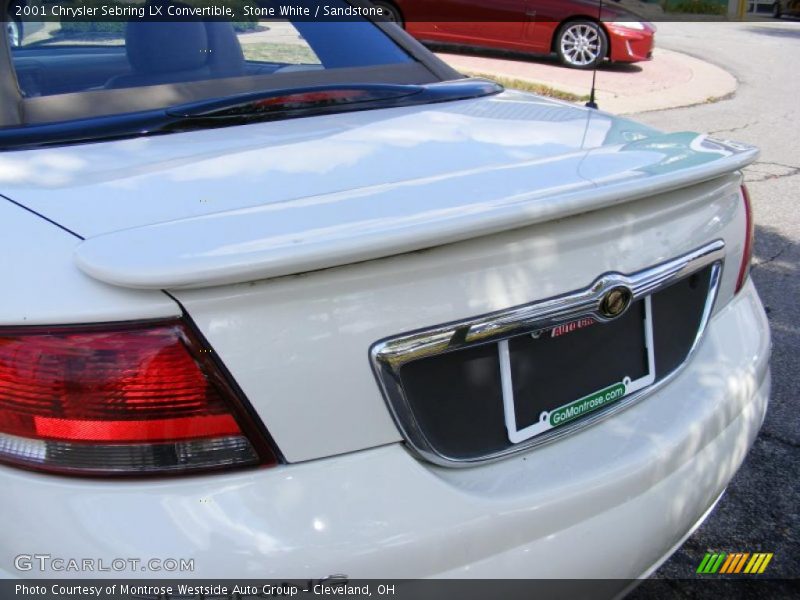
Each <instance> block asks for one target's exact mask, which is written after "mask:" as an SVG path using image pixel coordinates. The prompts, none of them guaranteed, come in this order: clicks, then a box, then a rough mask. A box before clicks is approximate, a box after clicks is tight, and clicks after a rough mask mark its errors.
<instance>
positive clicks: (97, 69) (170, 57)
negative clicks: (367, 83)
mask: <svg viewBox="0 0 800 600" xmlns="http://www.w3.org/2000/svg"><path fill="white" fill-rule="evenodd" d="M333 4H336V3H335V2H333ZM22 26H23V34H22V36H21V39H20V40H19V43H18V44H17V45H16V47H15V48H13V49H12V56H13V64H14V67H15V70H16V75H17V82H18V85H19V87H20V90H21V91H22V94H23V95H24V96H25V97H28V98H32V97H38V96H51V95H56V94H70V93H76V92H84V91H92V90H109V89H129V88H138V87H147V86H154V85H163V84H180V83H190V82H200V81H209V80H224V79H227V78H237V77H261V76H265V75H274V74H281V73H289V72H300V71H309V72H312V71H325V70H331V69H343V68H358V67H370V66H386V65H398V64H404V63H409V62H412V61H413V59H412V58H411V57H409V55H408V54H407V53H406V52H405V51H404V50H403V49H402V48H400V47H399V46H398V45H397V44H396V43H395V42H393V41H392V40H391V39H390V38H389V37H388V36H387V35H386V34H384V33H383V32H382V31H381V30H380V29H379V28H377V27H376V26H375V25H374V24H373V23H370V22H368V21H347V22H337V23H319V22H298V23H292V22H290V21H258V20H254V21H249V22H236V23H232V22H227V21H199V20H196V21H181V22H177V21H173V22H153V21H140V20H131V21H128V22H123V21H118V22H65V23H58V22H45V23H34V22H30V23H23V24H22Z"/></svg>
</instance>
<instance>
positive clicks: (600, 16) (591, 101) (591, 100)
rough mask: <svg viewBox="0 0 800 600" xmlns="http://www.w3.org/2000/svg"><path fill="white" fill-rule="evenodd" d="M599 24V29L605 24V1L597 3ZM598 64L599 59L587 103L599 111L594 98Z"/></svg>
mask: <svg viewBox="0 0 800 600" xmlns="http://www.w3.org/2000/svg"><path fill="white" fill-rule="evenodd" d="M597 22H598V27H602V25H600V23H602V22H603V0H600V1H599V2H598V3H597ZM597 37H598V40H599V39H600V36H599V34H598V36H597ZM598 64H600V59H599V57H598V59H597V60H596V61H595V63H594V68H592V90H591V91H590V92H589V101H588V102H587V103H586V108H593V109H595V110H597V109H598V106H597V102H595V98H594V97H595V92H596V91H597V87H596V84H597V65H598Z"/></svg>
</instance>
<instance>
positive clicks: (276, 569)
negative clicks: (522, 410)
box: [0, 284, 770, 579]
mask: <svg viewBox="0 0 800 600" xmlns="http://www.w3.org/2000/svg"><path fill="white" fill-rule="evenodd" d="M769 350H770V344H769V332H768V328H767V321H766V315H765V314H764V312H763V308H762V306H761V303H760V301H759V299H758V296H757V294H756V293H755V290H754V288H753V286H752V284H748V285H747V286H746V288H745V290H744V291H743V293H741V294H740V295H738V296H737V297H736V299H734V300H733V301H732V302H731V303H730V304H729V305H728V306H726V307H725V308H724V309H722V310H721V311H719V312H718V314H717V315H716V316H715V317H714V318H713V319H712V321H711V323H710V325H709V328H708V332H707V335H706V338H705V340H704V342H703V344H702V345H701V347H700V348H699V350H698V352H697V354H696V355H695V357H694V359H693V361H692V362H691V364H690V365H689V366H688V367H687V368H686V369H685V370H684V371H683V372H682V373H681V374H680V375H679V376H678V377H677V378H676V379H674V380H673V381H671V382H670V383H669V384H668V385H667V386H666V387H665V388H663V389H662V390H661V391H659V392H658V393H657V394H655V395H653V396H651V397H649V398H648V399H647V400H646V401H644V402H642V403H640V404H637V405H635V406H633V407H631V408H629V409H628V410H626V411H624V412H623V413H621V414H619V415H617V416H615V417H614V418H613V419H609V420H607V421H604V422H602V423H600V424H598V425H596V426H594V427H591V428H589V429H586V430H584V431H582V432H581V433H579V434H577V435H574V436H571V437H569V438H566V439H563V440H561V441H559V442H557V443H553V444H549V445H547V446H543V447H541V448H538V449H536V450H533V451H531V452H528V453H525V454H522V455H517V456H515V457H511V458H508V459H506V460H503V461H501V462H498V463H494V464H490V465H485V466H482V467H475V468H470V469H457V470H453V469H447V468H438V467H431V466H430V465H427V464H424V463H420V462H418V461H417V460H415V459H414V458H412V457H411V456H410V455H409V453H408V452H407V451H406V450H405V449H404V448H403V446H401V445H399V444H391V445H388V446H385V447H382V448H377V449H373V450H367V451H362V452H358V453H354V454H349V455H346V456H340V457H334V458H330V459H326V460H319V461H312V462H309V463H306V464H301V465H291V466H285V467H278V468H274V469H271V470H263V469H257V470H253V471H247V472H240V473H231V474H228V475H221V474H217V475H213V476H204V477H192V478H184V479H174V480H172V479H170V480H163V481H152V482H148V481H130V482H120V481H92V480H75V479H64V478H56V477H44V476H41V475H36V474H31V473H25V472H22V471H17V470H14V469H8V468H2V467H0V480H1V481H2V486H3V494H2V496H0V514H3V515H4V516H5V517H6V518H5V519H4V527H5V530H4V535H3V537H2V538H0V565H3V566H2V569H3V570H4V571H3V570H0V575H2V576H21V575H24V576H26V577H29V576H42V575H45V576H47V575H49V576H55V575H60V576H67V577H76V576H81V574H79V573H78V574H75V573H52V572H51V573H44V574H42V573H37V572H25V573H21V572H17V571H14V572H12V571H10V570H9V568H10V567H9V566H10V565H13V559H14V556H15V555H17V554H20V553H35V552H43V551H46V552H47V553H49V554H51V555H52V556H54V557H64V558H69V557H109V558H110V557H118V556H123V557H128V556H135V557H141V558H143V559H147V558H150V557H167V556H168V557H180V558H194V560H195V572H194V573H193V574H184V576H189V575H191V576H193V577H195V578H196V577H197V576H202V577H229V578H246V577H252V578H267V577H280V578H287V577H288V578H314V579H319V578H321V577H325V576H328V575H332V574H338V573H344V574H347V575H349V576H350V577H353V578H363V577H401V578H403V577H409V578H411V577H421V576H448V577H452V576H457V577H473V576H475V577H576V576H579V577H590V578H591V577H610V578H620V579H624V578H631V577H636V576H638V575H641V574H643V573H645V572H646V571H648V569H649V568H650V567H651V566H652V565H654V564H656V563H657V562H658V561H659V560H660V559H661V558H662V557H663V555H664V554H665V553H667V552H668V551H669V550H670V549H671V548H672V547H673V546H674V545H675V544H676V543H677V542H678V541H680V540H681V538H682V537H683V536H684V534H685V533H686V532H687V531H689V530H690V529H691V527H692V526H693V525H694V524H695V523H696V522H697V520H698V519H699V518H700V517H701V516H702V515H703V514H704V513H705V512H706V510H707V509H708V508H709V507H710V506H711V505H712V503H713V502H714V501H715V500H716V498H717V497H718V496H719V495H720V493H721V492H722V491H723V489H724V487H725V485H726V484H727V482H728V481H729V480H730V478H731V477H732V476H733V474H734V472H735V471H736V469H737V468H738V466H739V465H740V464H741V461H742V460H743V458H744V456H745V454H746V452H747V450H748V448H749V447H750V444H751V443H752V441H753V439H754V438H755V436H756V434H757V432H758V429H759V427H760V425H761V422H762V419H763V415H764V411H765V409H766V405H767V397H768V394H769V370H768V364H767V360H768V357H769ZM575 564H580V565H581V569H580V570H577V571H576V570H575V568H574V565H575ZM99 575H100V576H102V575H103V574H102V573H101V574H99ZM111 575H112V576H119V574H118V573H117V574H114V573H112V574H111ZM130 575H131V576H134V577H135V576H145V575H147V574H145V575H143V574H142V573H131V574H130ZM175 575H179V574H175Z"/></svg>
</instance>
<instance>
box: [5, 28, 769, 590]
mask: <svg viewBox="0 0 800 600" xmlns="http://www.w3.org/2000/svg"><path fill="white" fill-rule="evenodd" d="M279 25H280V27H282V28H284V31H283V33H284V34H283V35H282V37H281V38H280V39H275V38H270V36H269V33H270V32H273V33H274V32H277V31H278V24H272V25H271V26H270V30H269V31H266V32H265V31H262V32H256V33H248V34H241V35H237V34H236V33H235V30H234V29H233V28H232V27H231V25H230V24H227V23H202V22H191V23H148V22H131V23H130V24H128V25H127V27H126V31H125V33H124V36H123V35H122V34H120V37H119V38H118V39H113V38H109V37H108V36H107V35H106V37H104V38H103V40H102V42H103V43H102V44H101V43H98V44H91V43H87V41H86V34H82V35H83V37H82V38H81V40H80V41H81V43H80V44H70V43H69V38H65V37H64V36H58V37H53V38H52V39H44V40H41V41H39V42H36V43H32V44H27V45H26V44H23V45H22V46H21V47H19V48H16V49H14V50H13V51H10V50H9V48H8V45H7V43H5V40H3V44H2V45H1V46H0V62H2V63H3V70H2V81H0V90H2V92H1V93H2V94H3V96H2V99H1V100H2V102H0V109H2V114H0V119H2V129H0V144H2V148H3V152H1V153H0V188H1V189H0V193H2V196H3V197H2V198H1V199H0V223H1V224H2V225H1V227H2V235H0V249H1V251H2V255H3V256H4V257H5V258H4V260H3V261H1V262H0V280H2V282H3V294H2V298H1V299H0V319H1V323H2V328H0V457H2V462H3V463H4V464H3V465H2V466H0V489H2V490H3V493H2V494H0V519H2V529H3V535H2V536H0V569H2V570H3V574H4V575H6V576H14V575H25V576H31V575H35V574H37V572H35V571H31V572H26V573H24V574H22V573H20V572H18V571H17V570H15V568H14V566H13V564H14V557H15V556H17V555H19V554H20V553H36V552H39V553H47V554H50V555H52V556H58V557H65V558H98V557H99V558H103V557H109V558H113V557H118V556H120V553H121V552H123V553H124V556H125V557H128V556H130V557H135V558H141V559H142V560H146V559H148V558H149V557H165V556H167V557H181V558H186V559H194V564H195V572H194V576H197V575H198V574H200V575H203V576H207V577H216V576H226V577H248V576H250V577H272V576H275V577H309V578H315V579H316V578H322V577H325V576H328V575H332V574H339V573H344V574H347V575H349V576H350V577H383V576H385V577H421V576H435V575H442V576H478V577H496V576H552V577H559V576H571V575H574V574H575V570H574V565H576V564H580V565H581V571H580V574H581V575H582V576H587V577H620V578H626V577H635V576H638V575H642V574H645V573H647V572H648V571H649V570H650V569H651V568H652V567H653V566H654V565H657V564H658V563H659V561H661V560H662V559H663V558H664V557H666V556H668V555H669V553H670V552H671V551H672V550H673V549H674V548H675V547H676V545H677V544H679V543H680V542H681V541H682V539H683V538H684V537H685V536H686V535H687V534H688V533H689V532H690V531H691V530H692V527H693V526H694V525H695V524H696V523H698V522H699V521H700V520H701V519H702V518H703V516H704V515H705V514H706V513H707V511H708V510H709V508H710V507H711V506H712V505H713V504H714V502H715V500H716V499H717V498H718V497H719V496H720V494H721V493H722V492H723V490H724V488H725V486H726V484H727V483H728V482H729V481H730V479H731V477H732V476H733V474H734V472H735V471H736V469H737V467H738V466H739V465H740V463H741V462H742V460H743V458H744V456H745V454H746V452H747V450H748V448H749V446H750V444H751V443H752V442H753V439H754V438H755V436H756V434H757V432H758V429H759V426H760V424H761V422H762V420H763V417H764V413H765V410H766V406H767V398H768V394H769V387H770V375H769V368H768V358H769V352H770V338H769V332H768V328H767V322H766V318H765V314H764V311H763V308H762V305H761V302H760V301H759V298H758V295H757V293H756V290H755V289H754V287H753V284H752V283H751V281H750V280H749V279H748V263H749V261H750V249H751V240H752V224H753V223H752V216H751V210H750V205H749V200H748V197H747V193H746V192H745V190H744V188H743V187H742V177H741V174H740V172H739V169H740V168H741V167H743V166H744V165H746V164H748V163H749V162H751V161H752V160H753V159H754V158H755V156H756V151H755V150H754V149H753V148H750V147H745V146H741V145H737V144H734V143H729V142H722V141H715V140H712V139H710V138H707V137H705V136H703V135H697V134H689V133H680V134H663V133H661V132H658V131H655V130H653V129H650V128H647V127H644V126H641V125H638V124H636V123H633V122H630V121H627V120H624V119H618V118H615V117H612V116H611V115H608V114H604V113H602V112H597V111H591V110H589V109H584V108H579V107H575V106H571V105H568V104H565V103H561V102H556V101H551V100H547V99H543V98H540V97H537V96H533V95H529V94H523V93H517V92H512V91H503V90H501V89H499V88H498V87H497V86H495V85H494V84H492V83H490V82H486V81H481V80H465V79H463V78H462V77H461V76H460V75H458V74H457V73H455V72H453V71H452V70H451V69H450V68H448V67H447V66H445V65H444V64H442V63H441V62H439V61H438V60H437V59H436V58H435V57H433V56H432V55H431V54H429V53H428V52H427V51H426V50H424V49H423V48H422V47H421V46H419V45H418V44H417V43H416V42H415V41H413V40H412V39H410V38H409V37H407V35H406V34H405V33H403V32H402V31H401V30H400V29H399V28H397V27H395V26H393V25H380V26H379V25H375V24H372V23H370V22H367V21H363V22H348V23H344V22H342V23H333V24H331V23H328V24H321V23H297V24H295V25H291V24H289V23H282V24H279ZM290 27H294V28H296V30H297V31H296V32H295V34H293V35H285V33H286V31H285V30H286V29H288V28H290ZM276 35H277V33H276ZM248 36H251V37H249V38H248ZM286 40H290V41H286ZM187 473H188V474H191V475H189V476H187V475H186V474H187ZM123 475H134V476H136V477H127V478H126V477H120V476H123ZM144 475H147V476H148V477H144ZM66 574H67V575H73V574H72V573H66ZM76 575H81V574H80V573H78V574H76ZM134 575H136V574H135V573H134Z"/></svg>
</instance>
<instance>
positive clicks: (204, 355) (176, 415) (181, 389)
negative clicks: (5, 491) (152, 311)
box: [0, 321, 277, 474]
mask: <svg viewBox="0 0 800 600" xmlns="http://www.w3.org/2000/svg"><path fill="white" fill-rule="evenodd" d="M0 460H1V461H3V462H7V463H11V464H14V465H17V466H25V467H31V468H37V469H43V470H49V471H57V472H70V473H86V474H142V473H165V472H184V471H195V470H198V469H212V468H219V467H225V466H234V465H253V464H258V463H271V464H274V463H276V462H277V460H276V457H275V453H274V452H272V451H271V449H270V447H269V445H268V444H267V443H266V442H265V441H264V439H263V437H262V435H261V432H260V431H259V428H258V427H257V426H256V424H255V423H254V421H253V420H252V419H251V418H250V417H249V414H248V412H247V411H246V410H245V407H244V406H243V405H242V403H241V402H240V401H239V399H238V397H237V395H236V393H235V392H234V391H233V390H232V389H231V387H230V386H229V385H228V383H227V380H226V378H225V376H224V375H223V373H222V372H221V371H220V368H219V367H218V366H217V365H216V363H215V362H214V361H213V360H212V359H211V354H210V351H209V350H208V349H207V348H203V347H202V343H201V342H200V340H199V338H198V336H196V335H194V334H193V333H192V331H191V330H190V329H189V327H188V326H187V325H186V324H185V323H184V322H183V321H170V322H159V323H142V324H135V325H124V326H117V327H105V326H88V327H84V328H76V327H50V328H45V327H18V328H0Z"/></svg>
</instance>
